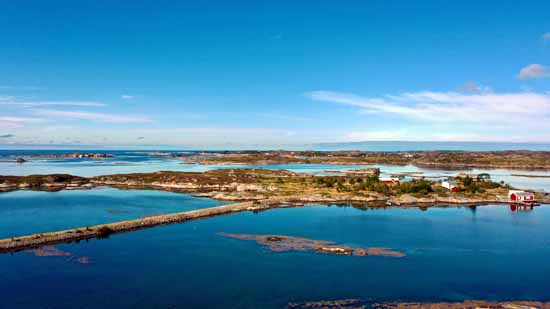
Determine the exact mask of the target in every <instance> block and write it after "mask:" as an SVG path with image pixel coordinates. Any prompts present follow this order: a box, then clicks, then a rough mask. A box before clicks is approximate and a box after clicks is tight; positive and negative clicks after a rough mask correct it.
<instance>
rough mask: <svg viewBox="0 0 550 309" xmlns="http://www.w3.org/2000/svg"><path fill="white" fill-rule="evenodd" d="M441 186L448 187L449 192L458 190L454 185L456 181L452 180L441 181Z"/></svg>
mask: <svg viewBox="0 0 550 309" xmlns="http://www.w3.org/2000/svg"><path fill="white" fill-rule="evenodd" d="M441 186H442V187H443V188H447V189H449V190H450V191H451V192H457V191H458V187H457V186H456V183H455V182H454V181H452V180H449V179H447V180H444V181H443V182H442V183H441Z"/></svg>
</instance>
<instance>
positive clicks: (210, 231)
mask: <svg viewBox="0 0 550 309" xmlns="http://www.w3.org/2000/svg"><path fill="white" fill-rule="evenodd" d="M218 232H229V233H252V234H254V233H258V234H285V235H292V236H301V237H308V238H313V239H324V240H332V241H335V242H338V243H340V244H347V245H354V246H385V247H391V248H394V249H396V250H399V251H403V252H405V253H406V254H407V256H406V257H405V258H402V259H398V258H390V257H377V256H371V257H350V256H335V255H323V254H316V253H310V252H283V253H274V252H270V251H268V250H266V249H265V248H262V247H260V246H258V245H257V244H256V243H255V242H253V241H242V240H237V239H228V238H223V237H220V236H217V235H216V233H218ZM58 247H59V248H60V249H62V250H65V251H68V252H71V253H73V254H75V255H78V256H87V257H89V258H90V260H91V261H92V263H91V264H88V265H81V264H78V263H74V262H71V261H68V260H67V258H65V257H36V256H34V255H32V254H30V253H27V252H20V253H17V254H14V255H6V254H4V255H0V296H1V297H2V306H4V307H5V308H75V307H78V308H100V307H101V308H105V307H108V308H283V307H284V306H285V305H286V304H287V303H288V302H289V301H308V300H323V299H342V298H352V297H361V298H365V299H371V300H376V301H384V300H407V301H438V300H440V301H443V300H445V301H458V300H463V299H487V300H501V299H506V300H509V299H530V300H547V301H548V300H550V294H549V293H548V291H550V281H549V280H548V278H549V277H550V263H548V258H549V257H550V206H541V207H538V208H536V209H535V210H534V211H532V212H511V211H510V210H509V208H508V207H506V206H483V207H477V208H476V209H475V210H472V209H470V208H431V209H429V210H427V211H421V210H419V209H387V210H383V209H379V210H367V211H364V210H358V209H355V208H351V207H335V206H332V207H326V206H318V207H313V206H312V207H305V208H294V209H277V210H271V211H267V212H262V213H258V214H253V213H241V214H233V215H229V216H223V217H216V218H210V219H206V220H201V221H193V222H189V223H185V224H179V225H171V226H164V227H158V228H154V229H149V230H143V231H139V232H133V233H127V234H120V235H114V236H111V237H110V238H108V239H102V240H91V241H90V242H81V243H78V244H65V245H59V246H58Z"/></svg>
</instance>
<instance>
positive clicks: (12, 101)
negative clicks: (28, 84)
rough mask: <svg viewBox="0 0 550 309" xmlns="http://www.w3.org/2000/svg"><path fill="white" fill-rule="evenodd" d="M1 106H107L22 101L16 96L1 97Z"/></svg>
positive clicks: (65, 102)
mask: <svg viewBox="0 0 550 309" xmlns="http://www.w3.org/2000/svg"><path fill="white" fill-rule="evenodd" d="M0 105H11V106H20V107H38V106H56V105H57V106H105V104H103V103H99V102H89V101H20V100H17V98H16V97H14V96H6V95H2V96H0Z"/></svg>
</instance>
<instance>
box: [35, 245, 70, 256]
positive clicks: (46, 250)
mask: <svg viewBox="0 0 550 309" xmlns="http://www.w3.org/2000/svg"><path fill="white" fill-rule="evenodd" d="M30 252H32V254H34V256H71V255H72V254H71V253H69V252H67V251H63V250H61V249H58V248H56V247H54V246H46V247H42V248H36V249H32V250H30Z"/></svg>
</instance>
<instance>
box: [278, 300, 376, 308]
mask: <svg viewBox="0 0 550 309" xmlns="http://www.w3.org/2000/svg"><path fill="white" fill-rule="evenodd" d="M366 305H367V303H366V302H365V301H364V300H361V299H341V300H322V301H310V302H302V303H289V304H288V306H287V308H289V309H306V308H319V309H320V308H323V309H331V308H367V307H366Z"/></svg>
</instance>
